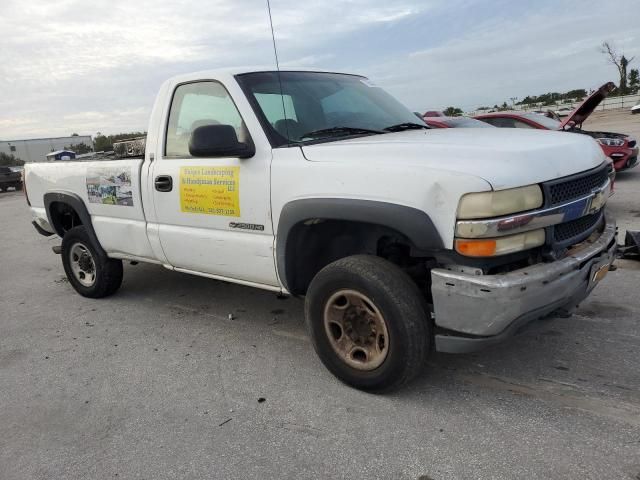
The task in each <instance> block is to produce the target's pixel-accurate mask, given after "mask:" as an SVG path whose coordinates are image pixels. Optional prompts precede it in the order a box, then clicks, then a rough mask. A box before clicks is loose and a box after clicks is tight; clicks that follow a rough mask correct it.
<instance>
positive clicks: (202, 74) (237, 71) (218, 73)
mask: <svg viewBox="0 0 640 480" xmlns="http://www.w3.org/2000/svg"><path fill="white" fill-rule="evenodd" d="M277 71H278V70H277V69H275V68H274V67H273V66H268V65H267V66H264V67H255V66H254V67H233V68H217V69H211V70H200V71H197V72H190V73H183V74H181V75H175V76H173V77H171V78H169V79H168V80H167V81H168V82H171V83H180V82H186V81H190V80H202V79H205V78H209V77H210V78H225V77H226V78H229V77H233V76H235V75H241V74H243V73H262V72H277ZM280 72H317V73H338V74H343V75H359V74H356V73H351V72H336V71H331V70H322V69H318V68H309V67H299V68H298V67H287V68H285V69H282V68H281V69H280ZM359 76H364V75H359Z"/></svg>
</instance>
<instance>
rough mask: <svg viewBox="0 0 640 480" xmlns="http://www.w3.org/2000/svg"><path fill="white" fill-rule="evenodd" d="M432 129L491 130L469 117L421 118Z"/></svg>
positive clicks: (487, 125)
mask: <svg viewBox="0 0 640 480" xmlns="http://www.w3.org/2000/svg"><path fill="white" fill-rule="evenodd" d="M422 119H423V120H424V123H426V124H427V125H429V126H430V127H432V128H487V127H488V128H493V127H492V126H491V125H489V124H488V123H485V122H481V121H480V120H476V119H475V118H469V117H444V116H441V117H427V116H426V114H425V116H424V117H422Z"/></svg>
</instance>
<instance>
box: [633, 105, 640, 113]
mask: <svg viewBox="0 0 640 480" xmlns="http://www.w3.org/2000/svg"><path fill="white" fill-rule="evenodd" d="M631 113H632V114H634V113H640V103H638V104H637V105H635V106H633V107H631Z"/></svg>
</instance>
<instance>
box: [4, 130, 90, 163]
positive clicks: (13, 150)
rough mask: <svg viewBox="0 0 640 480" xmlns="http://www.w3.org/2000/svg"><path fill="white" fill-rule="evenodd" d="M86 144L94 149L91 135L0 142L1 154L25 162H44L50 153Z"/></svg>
mask: <svg viewBox="0 0 640 480" xmlns="http://www.w3.org/2000/svg"><path fill="white" fill-rule="evenodd" d="M78 143H84V144H85V145H88V146H89V147H91V148H93V141H92V140H91V136H90V135H79V136H76V137H55V138H34V139H31V140H9V141H6V140H0V152H3V153H6V154H8V155H14V156H15V157H17V158H19V159H20V160H24V161H25V162H44V161H46V156H47V154H48V153H50V152H54V151H56V150H68V147H69V146H71V145H77V144H78Z"/></svg>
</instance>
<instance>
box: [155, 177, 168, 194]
mask: <svg viewBox="0 0 640 480" xmlns="http://www.w3.org/2000/svg"><path fill="white" fill-rule="evenodd" d="M154 183H155V186H156V190H157V191H159V192H170V191H171V190H173V179H172V178H171V175H158V176H157V177H156V180H155V182H154Z"/></svg>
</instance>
